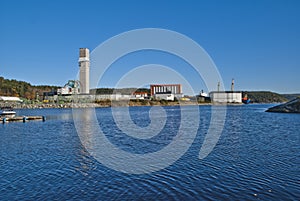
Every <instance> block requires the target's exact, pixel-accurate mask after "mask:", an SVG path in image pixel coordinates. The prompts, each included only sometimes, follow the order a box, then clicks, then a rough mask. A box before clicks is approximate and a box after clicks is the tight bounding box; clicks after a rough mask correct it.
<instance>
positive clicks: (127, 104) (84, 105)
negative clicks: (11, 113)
mask: <svg viewBox="0 0 300 201" xmlns="http://www.w3.org/2000/svg"><path fill="white" fill-rule="evenodd" d="M252 104H280V103H251V104H249V105H252ZM191 105H198V106H225V105H226V106H240V105H244V104H235V103H227V104H220V103H216V104H212V103H198V102H197V103H196V102H193V101H180V102H172V101H129V102H128V101H99V102H97V103H61V104H59V103H29V104H24V103H2V104H0V106H1V107H3V106H11V107H13V108H14V109H47V108H55V109H66V108H107V107H141V106H191Z"/></svg>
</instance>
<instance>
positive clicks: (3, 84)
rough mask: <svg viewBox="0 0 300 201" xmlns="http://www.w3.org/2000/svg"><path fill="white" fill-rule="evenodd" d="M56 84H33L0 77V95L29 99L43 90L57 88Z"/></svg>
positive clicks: (40, 93) (34, 97)
mask: <svg viewBox="0 0 300 201" xmlns="http://www.w3.org/2000/svg"><path fill="white" fill-rule="evenodd" d="M57 88H58V87H57V86H48V85H39V86H33V85H31V84H30V83H28V82H24V81H17V80H15V79H11V80H10V79H5V78H4V77H0V96H16V97H20V98H25V99H29V100H33V99H36V97H37V95H39V96H41V95H43V92H47V91H51V90H57Z"/></svg>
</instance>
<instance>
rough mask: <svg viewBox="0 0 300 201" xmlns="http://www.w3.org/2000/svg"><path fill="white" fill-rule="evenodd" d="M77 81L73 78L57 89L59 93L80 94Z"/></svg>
mask: <svg viewBox="0 0 300 201" xmlns="http://www.w3.org/2000/svg"><path fill="white" fill-rule="evenodd" d="M77 85H78V84H77V82H75V81H73V80H69V81H68V83H67V84H65V86H64V87H62V88H59V89H57V94H58V95H72V94H78V92H79V91H78V86H77Z"/></svg>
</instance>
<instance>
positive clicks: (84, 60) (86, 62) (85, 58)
mask: <svg viewBox="0 0 300 201" xmlns="http://www.w3.org/2000/svg"><path fill="white" fill-rule="evenodd" d="M78 63H79V69H80V73H79V84H80V94H89V93H90V51H89V49H87V48H80V49H79V60H78Z"/></svg>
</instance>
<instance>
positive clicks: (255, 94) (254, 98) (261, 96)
mask: <svg viewBox="0 0 300 201" xmlns="http://www.w3.org/2000/svg"><path fill="white" fill-rule="evenodd" d="M245 94H247V95H248V98H250V99H251V102H252V103H282V102H286V101H288V99H287V98H285V97H284V96H283V95H280V94H277V93H274V92H270V91H251V92H243V97H244V96H245Z"/></svg>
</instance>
